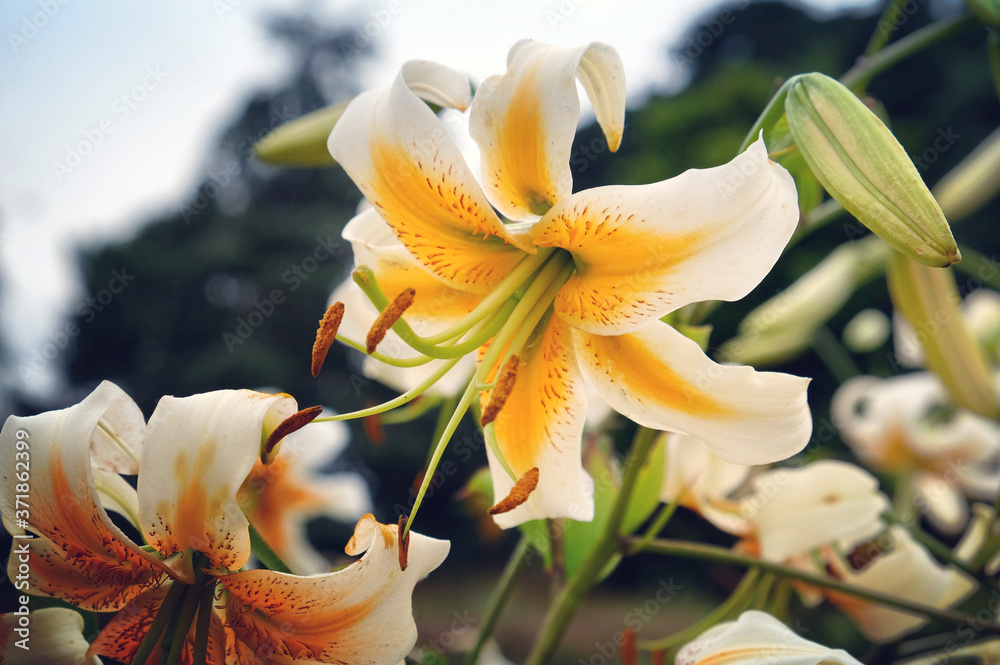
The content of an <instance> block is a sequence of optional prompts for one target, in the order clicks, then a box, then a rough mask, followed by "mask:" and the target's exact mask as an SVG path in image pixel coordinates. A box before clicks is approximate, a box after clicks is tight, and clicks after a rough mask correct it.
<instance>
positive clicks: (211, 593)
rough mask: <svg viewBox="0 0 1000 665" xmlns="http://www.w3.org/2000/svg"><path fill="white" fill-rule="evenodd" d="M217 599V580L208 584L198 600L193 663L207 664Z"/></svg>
mask: <svg viewBox="0 0 1000 665" xmlns="http://www.w3.org/2000/svg"><path fill="white" fill-rule="evenodd" d="M214 600H215V582H212V583H210V584H206V585H205V588H204V589H202V591H201V598H200V600H199V602H198V619H197V621H196V622H195V628H194V648H193V649H192V651H191V655H192V658H191V662H192V665H205V664H206V661H207V660H208V632H209V629H210V627H211V623H212V603H213V601H214Z"/></svg>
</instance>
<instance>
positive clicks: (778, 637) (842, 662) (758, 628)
mask: <svg viewBox="0 0 1000 665" xmlns="http://www.w3.org/2000/svg"><path fill="white" fill-rule="evenodd" d="M675 663H676V665H760V664H761V663H767V665H820V663H825V664H827V665H829V664H832V663H838V664H839V665H861V663H860V662H859V661H858V660H856V659H855V658H854V657H852V656H851V655H850V654H849V653H847V652H846V651H844V650H842V649H829V648H827V647H824V646H822V645H820V644H816V643H815V642H810V641H809V640H807V639H804V638H802V637H799V636H798V635H796V634H795V633H794V632H792V629H791V628H789V627H788V626H786V625H785V624H783V623H781V622H780V621H778V620H777V619H775V618H774V617H773V616H771V615H770V614H765V613H764V612H757V611H754V610H751V611H749V612H744V613H743V614H741V615H740V618H739V619H737V620H736V621H727V622H725V623H720V624H718V625H717V626H714V627H712V628H709V629H708V630H706V631H705V632H704V633H702V634H701V636H699V637H698V638H697V639H696V640H694V641H693V642H688V643H687V644H685V645H684V646H683V647H682V648H681V650H680V651H679V652H678V653H677V659H676V661H675Z"/></svg>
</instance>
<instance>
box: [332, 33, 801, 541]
mask: <svg viewBox="0 0 1000 665" xmlns="http://www.w3.org/2000/svg"><path fill="white" fill-rule="evenodd" d="M577 79H579V80H580V81H581V82H582V83H583V86H584V88H585V90H587V92H588V94H589V95H590V97H591V100H592V101H593V103H594V107H595V110H596V113H597V117H598V122H599V123H600V124H601V126H602V128H603V129H604V131H605V134H606V136H607V137H608V141H609V145H611V146H612V149H614V148H615V147H616V146H617V145H618V142H619V140H620V135H621V128H622V127H623V117H624V100H625V97H624V75H623V72H622V67H621V62H620V60H619V59H618V56H617V54H616V53H615V52H614V50H613V49H611V48H610V47H608V46H606V45H603V44H590V45H588V46H584V47H579V48H557V47H552V46H547V45H542V44H536V43H533V42H527V41H524V42H519V43H518V44H516V45H515V46H514V48H512V49H511V52H510V54H509V57H508V71H507V73H506V74H505V75H503V76H498V77H492V78H490V79H487V80H486V81H484V82H483V84H482V86H480V88H479V91H478V92H477V94H476V96H475V98H474V100H473V103H472V107H471V111H470V114H471V115H470V129H471V133H472V136H473V138H474V139H475V140H476V142H477V143H478V145H479V148H480V150H481V154H482V168H481V173H482V178H483V181H484V183H483V187H480V185H479V184H478V183H477V181H476V178H475V176H474V175H473V170H472V169H471V168H470V167H469V165H467V164H466V163H465V161H464V160H463V158H462V154H461V151H460V150H459V148H458V147H457V145H456V144H455V142H454V141H453V140H452V139H451V138H450V137H449V136H448V133H447V131H445V129H444V127H443V125H442V123H441V121H440V120H439V119H438V118H437V117H436V116H435V115H434V113H433V112H432V111H431V110H430V109H429V108H427V107H426V105H425V104H424V103H423V102H421V101H420V100H419V99H418V98H417V97H416V96H415V95H414V94H413V93H412V92H411V91H410V90H409V88H408V87H407V85H406V83H405V81H404V80H403V79H402V78H401V77H400V78H397V80H396V81H395V83H394V84H393V85H392V86H391V87H390V88H389V89H387V90H381V91H372V92H368V93H365V94H362V95H360V96H359V97H358V98H357V99H355V100H354V101H353V102H352V103H351V105H350V106H349V107H348V108H347V109H346V111H345V112H344V115H343V117H342V118H341V119H340V121H339V122H338V123H337V126H336V127H335V128H334V130H333V132H332V134H331V135H330V140H329V147H330V151H331V154H332V155H333V156H334V158H335V159H336V160H337V161H338V162H339V163H340V164H341V165H342V166H343V167H344V169H345V170H346V171H347V173H348V175H350V177H351V178H352V179H353V180H354V182H355V183H356V184H357V185H358V187H359V188H360V189H361V191H362V193H363V194H364V195H365V197H366V198H367V200H368V201H369V202H370V203H371V204H372V206H373V207H374V209H375V210H376V211H377V213H378V215H379V216H380V217H381V219H382V220H383V221H384V222H385V223H386V224H387V225H388V227H390V228H391V230H392V232H393V234H394V235H395V237H396V238H397V239H398V241H399V243H400V244H401V245H402V246H403V247H405V248H406V250H408V252H409V254H410V259H401V258H398V257H399V252H398V247H399V246H398V245H391V244H387V245H376V244H374V243H372V244H368V245H366V246H365V247H364V249H363V250H362V251H364V252H368V251H371V252H372V253H373V254H374V255H375V256H372V257H370V259H371V261H370V262H369V263H367V265H369V266H370V267H371V268H372V269H373V272H374V273H375V276H376V278H377V280H378V282H379V283H380V284H382V283H386V284H397V285H400V286H401V287H404V288H405V287H406V286H412V287H413V288H414V289H415V290H416V297H415V300H414V305H413V307H414V308H416V307H418V303H420V300H421V286H422V285H425V284H427V282H428V278H433V280H435V281H436V284H427V287H426V288H427V293H426V294H425V295H424V296H423V304H422V305H420V307H421V309H420V313H419V314H418V313H415V314H414V317H415V318H416V319H417V320H418V321H424V320H425V319H424V317H425V316H426V315H428V314H429V315H431V316H432V317H434V316H435V314H436V313H435V312H434V311H433V307H432V306H431V305H432V304H433V303H434V302H435V301H438V302H441V299H440V297H439V296H438V295H437V294H440V293H442V292H448V293H453V292H458V293H460V294H462V298H465V299H464V300H460V299H456V297H455V296H452V298H451V301H452V302H453V303H456V306H455V308H454V309H449V310H448V311H447V312H442V314H446V315H451V318H449V317H448V316H440V317H438V318H439V323H438V326H437V328H436V330H437V331H441V330H442V329H444V328H446V327H447V326H448V325H449V321H454V317H455V316H460V315H461V314H462V310H463V309H464V310H465V311H466V312H468V311H470V310H472V311H478V310H475V309H473V308H475V307H479V306H482V305H483V303H484V302H487V303H492V301H491V300H489V298H490V297H491V295H493V294H494V293H501V295H503V293H505V292H501V291H500V289H503V288H506V287H508V286H511V289H510V291H509V293H508V295H513V294H514V292H515V289H516V288H517V287H518V286H519V285H520V286H521V287H522V289H524V290H523V293H524V295H522V296H518V298H519V300H517V307H521V308H523V310H519V309H517V308H515V309H514V313H513V314H507V315H506V316H509V317H510V318H509V319H507V320H506V322H505V321H504V319H503V316H501V315H500V314H496V317H497V318H496V319H489V316H491V315H493V314H495V312H496V311H499V309H500V308H499V305H498V307H497V310H494V312H486V313H485V314H484V315H483V319H482V320H484V321H490V320H495V321H497V322H498V324H499V326H500V330H499V332H498V333H497V336H496V337H495V338H494V341H496V340H502V343H499V344H498V345H497V349H496V350H487V349H489V348H490V347H489V346H483V347H482V348H481V349H480V361H479V362H480V368H479V370H478V372H477V374H476V377H475V378H474V379H473V381H474V382H476V383H479V384H489V383H490V382H492V381H493V380H494V377H495V376H496V373H497V371H498V369H499V367H501V366H502V365H503V364H504V360H505V358H504V356H505V355H506V356H509V355H512V354H518V356H519V358H520V363H519V366H518V370H517V377H516V381H515V382H514V384H513V388H512V390H511V391H510V394H509V395H505V397H506V402H505V405H504V406H503V408H502V410H500V412H499V415H498V416H497V417H496V419H495V421H494V422H493V423H492V424H491V425H490V427H491V428H493V429H492V433H493V434H495V438H496V442H497V445H498V451H499V452H500V454H501V455H502V457H503V460H502V462H503V463H501V460H499V459H498V458H497V456H496V455H495V454H493V452H492V451H488V456H489V459H490V467H491V470H492V474H493V481H494V488H495V492H496V495H495V496H496V497H502V496H504V495H506V494H507V493H508V492H509V491H510V489H511V488H512V487H513V484H514V479H513V478H512V477H511V473H513V475H515V476H517V477H521V476H522V475H523V474H524V473H526V472H527V471H529V470H530V469H532V468H538V469H539V472H540V477H539V481H538V486H537V489H535V490H534V491H533V492H532V494H531V495H530V497H529V498H528V500H527V501H526V502H525V503H524V504H522V505H521V506H519V507H517V508H515V509H514V510H512V511H511V512H508V513H505V514H503V515H498V516H496V521H497V523H498V524H500V525H501V526H504V527H509V526H513V525H516V524H519V523H522V522H524V521H527V520H531V519H537V518H543V517H571V518H573V519H578V520H589V519H591V518H592V516H593V496H592V495H593V492H592V483H591V480H590V478H589V477H588V476H587V474H586V473H585V472H584V470H583V468H582V465H581V459H580V454H581V450H580V448H581V433H582V430H583V426H584V420H585V413H586V408H587V407H586V405H587V397H586V393H587V391H588V389H589V390H593V391H594V392H596V393H597V394H598V395H600V397H601V398H603V399H604V401H606V402H607V403H608V404H609V405H610V406H611V407H612V408H614V409H615V410H616V411H618V412H620V413H622V414H623V415H625V416H627V417H629V418H631V419H632V420H634V421H635V422H637V423H639V424H641V425H644V426H647V427H653V428H657V429H665V430H672V431H680V432H685V433H688V434H691V435H693V436H697V437H698V438H701V439H702V440H704V441H705V442H706V445H708V446H709V447H710V448H711V449H712V450H713V452H715V453H716V454H718V455H719V456H720V457H722V458H724V459H727V460H729V461H732V462H736V463H765V462H772V461H776V460H779V459H784V458H786V457H788V456H790V455H792V454H794V453H796V452H798V451H799V450H801V448H802V447H803V446H804V445H805V443H806V441H807V439H808V437H809V434H810V433H811V419H810V415H809V410H808V406H807V405H806V385H807V383H808V381H807V380H806V379H800V378H798V377H792V376H789V375H785V374H777V373H766V372H756V371H754V370H753V369H751V368H747V367H728V366H721V365H717V364H716V363H714V362H712V361H711V360H709V359H708V358H707V357H706V356H705V355H704V353H703V352H702V351H701V349H700V348H699V347H698V345H697V344H696V343H694V342H692V341H691V340H689V339H687V338H686V337H684V336H683V335H681V334H680V333H678V332H677V331H675V330H674V329H673V328H671V327H670V326H668V325H667V324H665V323H662V322H661V321H659V319H660V317H662V316H664V315H665V314H667V313H669V312H670V311H672V310H674V309H676V308H678V307H681V306H683V305H685V304H688V303H691V302H696V301H701V300H705V299H721V300H735V299H738V298H741V297H743V296H745V295H746V294H747V293H748V292H749V291H750V290H751V289H752V288H753V287H754V286H755V285H756V284H757V283H758V282H759V281H760V280H761V279H762V278H763V277H764V275H766V274H767V272H768V271H769V270H770V269H771V267H772V266H773V265H774V262H775V261H776V260H777V258H778V256H779V255H780V253H781V250H782V248H783V247H784V245H785V244H786V243H787V241H788V239H789V237H790V236H791V233H792V231H793V230H794V228H795V226H796V223H797V220H798V209H797V200H796V193H795V186H794V183H793V181H792V178H791V176H789V174H788V173H787V172H786V171H785V170H784V169H782V168H781V167H779V166H777V165H776V164H773V163H772V162H770V161H769V160H768V158H767V151H766V149H765V147H764V144H763V141H758V142H757V143H756V144H754V145H753V146H751V148H750V149H749V150H748V151H747V152H746V153H744V154H743V155H740V156H739V157H737V158H736V159H734V160H733V161H732V162H730V163H729V164H727V165H725V166H721V167H717V168H714V169H706V170H702V171H696V170H692V171H688V172H686V173H684V174H682V175H681V176H678V177H677V178H673V179H671V180H667V181H664V182H660V183H654V184H650V185H643V186H633V187H624V186H620V187H602V188H597V189H592V190H587V191H583V192H578V193H576V194H573V193H571V191H572V179H571V177H570V172H569V155H570V150H571V145H572V138H573V134H574V133H575V129H576V123H577V120H578V116H579V99H578V97H577V92H576V80H577ZM494 208H496V209H497V210H499V211H501V213H503V214H504V215H506V216H507V217H508V219H509V220H511V221H512V222H521V224H516V223H507V221H505V220H504V219H502V218H501V217H500V216H499V215H498V214H497V213H496V212H494ZM362 223H371V224H373V225H374V224H376V222H374V221H369V222H359V225H360V224H362ZM351 232H352V233H353V231H351ZM386 247H391V249H386ZM355 250H356V251H358V247H357V246H355ZM414 260H415V261H416V263H417V264H418V266H417V269H416V270H415V269H414V265H413V261H414ZM360 262H361V261H360V260H359V263H360ZM519 270H523V271H524V275H523V276H521V275H520V273H519V272H518V271H519ZM512 274H513V275H518V280H520V281H519V282H518V284H511V283H510V280H507V277H508V276H509V275H512ZM407 280H412V282H409V281H407ZM505 280H506V281H505ZM394 288H395V287H394ZM394 288H393V289H390V288H385V289H383V290H384V291H386V293H388V294H389V295H390V297H391V295H394V294H395V293H396V292H397V291H395V290H394ZM493 297H497V296H495V295H493ZM500 300H503V298H500ZM457 303H461V304H460V305H459V304H457ZM500 304H502V303H500ZM409 317H410V312H409V310H408V311H407V314H406V318H407V320H408V319H409ZM498 354H499V355H498ZM486 357H489V358H490V359H489V360H486V359H485V358H486ZM491 397H492V394H485V395H482V396H481V399H482V403H483V405H484V407H485V406H486V404H487V403H488V402H489V401H490V399H491ZM488 434H489V433H488ZM504 463H505V464H506V465H508V466H509V469H510V472H508V471H507V470H505V469H504Z"/></svg>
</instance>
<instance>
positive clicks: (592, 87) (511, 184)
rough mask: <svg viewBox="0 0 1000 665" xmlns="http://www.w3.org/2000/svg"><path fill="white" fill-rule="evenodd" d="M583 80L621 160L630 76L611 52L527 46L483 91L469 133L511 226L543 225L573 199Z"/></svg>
mask: <svg viewBox="0 0 1000 665" xmlns="http://www.w3.org/2000/svg"><path fill="white" fill-rule="evenodd" d="M577 78H579V80H580V82H581V83H582V84H583V87H584V90H586V92H587V95H588V96H589V97H590V99H591V101H592V102H593V104H594V113H595V115H596V116H597V122H598V123H599V124H600V126H601V128H602V129H603V130H604V134H605V136H606V137H607V140H608V147H609V148H610V150H611V151H612V152H614V151H615V150H617V149H618V145H619V144H620V143H621V137H622V132H623V131H624V128H625V72H624V68H623V66H622V62H621V59H620V58H619V57H618V53H617V52H616V51H615V50H614V49H613V48H611V47H610V46H608V45H606V44H601V43H598V42H592V43H590V44H588V45H586V46H581V47H575V48H564V47H559V46H551V45H549V44H542V43H539V42H533V41H531V40H521V41H519V42H518V43H517V44H515V45H514V46H513V48H511V50H510V53H509V54H508V56H507V72H506V73H505V74H503V75H502V76H492V77H490V78H488V79H486V80H485V81H483V83H482V85H481V86H480V87H479V89H478V90H477V91H476V96H475V99H473V101H472V110H471V118H470V126H469V128H470V131H471V133H472V138H473V139H475V141H476V143H478V144H479V148H480V150H481V151H482V156H483V162H482V172H483V180H484V186H485V189H486V193H487V195H488V196H489V197H490V200H491V201H492V202H493V204H494V205H495V206H496V207H497V209H498V210H500V212H501V213H503V214H504V215H506V216H507V217H509V218H510V219H513V220H517V221H533V220H535V219H538V217H539V216H541V215H542V214H544V213H545V211H546V210H548V209H549V208H550V207H552V206H553V205H555V204H556V203H557V202H559V201H561V200H562V199H564V198H566V197H568V196H569V195H570V193H571V192H572V191H573V177H572V175H571V174H570V169H569V157H570V150H571V149H572V146H573V137H574V136H575V135H576V126H577V122H578V121H579V119H580V98H579V95H578V94H577V91H576V80H577Z"/></svg>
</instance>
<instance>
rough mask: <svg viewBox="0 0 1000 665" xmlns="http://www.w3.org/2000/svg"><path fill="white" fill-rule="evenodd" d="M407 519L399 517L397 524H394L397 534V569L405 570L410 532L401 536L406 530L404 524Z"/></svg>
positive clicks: (402, 516)
mask: <svg viewBox="0 0 1000 665" xmlns="http://www.w3.org/2000/svg"><path fill="white" fill-rule="evenodd" d="M407 520H409V518H408V517H407V516H406V515H400V516H399V522H397V524H396V529H397V533H398V534H399V569H400V570H406V564H407V557H409V555H410V532H409V531H407V532H406V536H405V537H404V536H403V530H404V529H405V528H406V522H407Z"/></svg>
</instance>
